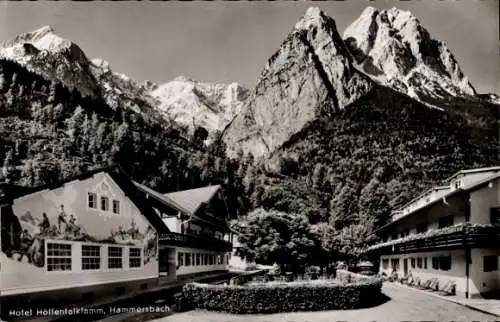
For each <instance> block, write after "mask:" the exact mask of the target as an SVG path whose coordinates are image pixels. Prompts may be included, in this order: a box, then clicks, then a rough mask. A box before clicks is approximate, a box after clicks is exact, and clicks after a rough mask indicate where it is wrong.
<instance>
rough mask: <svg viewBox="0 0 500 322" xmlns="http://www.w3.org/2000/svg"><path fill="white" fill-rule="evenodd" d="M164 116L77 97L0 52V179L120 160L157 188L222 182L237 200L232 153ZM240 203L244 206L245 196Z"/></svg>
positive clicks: (32, 181)
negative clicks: (3, 57) (1, 56)
mask: <svg viewBox="0 0 500 322" xmlns="http://www.w3.org/2000/svg"><path fill="white" fill-rule="evenodd" d="M165 123H166V122H165ZM165 123H162V122H161V121H159V119H157V118H153V117H151V118H149V117H147V116H145V115H144V114H140V113H136V112H133V111H130V110H125V109H120V108H117V109H111V108H110V107H109V106H107V105H106V103H105V102H104V100H102V99H95V98H82V96H81V95H80V94H79V93H78V92H77V91H74V90H73V91H70V90H68V89H67V88H65V87H64V86H62V85H61V84H60V83H58V82H55V81H52V82H50V81H46V80H44V79H43V78H41V77H39V76H37V75H35V74H33V73H31V72H29V71H27V70H26V69H24V68H23V67H21V66H19V65H18V64H16V63H14V62H11V61H7V60H0V140H1V141H0V159H1V160H3V165H4V171H3V173H2V174H1V176H2V178H1V180H2V181H3V180H8V181H10V182H15V183H20V184H25V185H39V184H44V183H48V182H52V181H57V180H61V179H63V178H66V177H68V176H72V175H75V174H78V173H81V172H83V171H86V170H88V169H90V168H96V167H100V166H106V165H108V164H110V163H115V162H118V163H120V164H121V166H122V167H123V168H124V169H125V170H126V171H127V172H128V173H129V174H130V175H131V176H132V177H133V178H134V180H137V181H139V182H143V183H146V184H148V185H149V186H151V187H153V188H156V189H158V190H160V191H162V192H168V191H175V190H179V189H188V188H194V187H199V186H202V185H207V184H218V183H222V184H224V185H225V186H226V187H227V188H228V189H226V190H227V194H226V195H227V196H228V199H229V200H228V202H229V204H230V205H231V207H236V206H237V202H238V201H237V199H238V198H237V195H238V193H239V189H237V188H234V187H235V186H236V185H238V182H237V179H236V178H235V175H234V173H236V170H237V168H238V165H237V161H229V160H227V159H226V158H225V156H224V148H223V147H222V146H219V145H218V144H217V143H215V144H213V145H212V146H211V147H210V148H207V147H205V146H204V145H203V140H204V138H205V137H206V134H207V133H206V131H204V130H203V129H199V130H198V131H196V133H195V135H194V136H192V137H187V134H186V133H185V132H183V130H182V128H180V127H179V128H173V127H170V126H166V125H165ZM239 203H240V204H241V205H242V206H241V207H242V208H241V210H243V208H244V206H243V205H244V204H245V203H244V200H243V199H241V198H240V201H239Z"/></svg>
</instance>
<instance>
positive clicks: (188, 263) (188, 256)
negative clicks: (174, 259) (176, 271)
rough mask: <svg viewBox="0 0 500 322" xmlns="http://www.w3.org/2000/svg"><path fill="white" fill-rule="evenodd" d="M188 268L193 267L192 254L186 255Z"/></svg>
mask: <svg viewBox="0 0 500 322" xmlns="http://www.w3.org/2000/svg"><path fill="white" fill-rule="evenodd" d="M186 266H191V254H190V253H186Z"/></svg>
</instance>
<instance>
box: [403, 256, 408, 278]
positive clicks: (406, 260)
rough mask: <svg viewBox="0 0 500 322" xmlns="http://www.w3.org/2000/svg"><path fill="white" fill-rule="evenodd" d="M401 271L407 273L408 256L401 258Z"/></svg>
mask: <svg viewBox="0 0 500 322" xmlns="http://www.w3.org/2000/svg"><path fill="white" fill-rule="evenodd" d="M403 272H404V274H405V275H408V258H405V259H403Z"/></svg>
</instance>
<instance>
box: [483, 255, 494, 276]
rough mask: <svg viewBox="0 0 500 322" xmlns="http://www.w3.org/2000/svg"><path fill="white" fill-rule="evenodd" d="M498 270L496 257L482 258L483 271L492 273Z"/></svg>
mask: <svg viewBox="0 0 500 322" xmlns="http://www.w3.org/2000/svg"><path fill="white" fill-rule="evenodd" d="M497 270H498V256H497V255H489V256H484V257H483V271H484V272H493V271H497Z"/></svg>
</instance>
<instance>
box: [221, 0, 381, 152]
mask: <svg viewBox="0 0 500 322" xmlns="http://www.w3.org/2000/svg"><path fill="white" fill-rule="evenodd" d="M371 86H372V85H371V81H370V80H369V79H368V78H367V77H366V76H365V75H363V74H361V73H359V72H358V71H357V70H356V69H355V68H353V65H352V63H351V58H350V55H349V52H348V50H347V48H346V47H345V45H344V43H343V41H342V39H341V38H340V36H339V34H338V32H337V28H336V25H335V22H334V21H333V19H331V18H330V17H327V16H326V15H325V14H324V13H323V12H321V11H320V10H319V9H317V8H311V9H309V10H308V11H307V12H306V14H305V15H304V17H303V18H302V19H301V20H300V21H299V22H298V23H297V24H296V25H295V28H294V29H293V31H292V32H291V33H290V34H289V35H288V37H287V38H286V40H285V41H284V42H283V44H282V45H281V47H280V48H279V49H278V51H277V52H276V53H275V54H274V55H273V56H272V57H271V58H270V59H269V61H268V62H267V65H266V67H265V68H264V70H263V71H262V73H261V75H260V76H259V79H258V82H257V86H256V87H255V89H254V90H253V91H252V92H251V93H250V95H249V98H248V100H247V103H246V105H245V107H244V108H243V111H242V112H241V113H240V114H239V115H238V116H236V118H235V119H234V121H233V122H232V123H231V125H230V126H229V127H228V128H227V129H226V131H225V133H224V136H223V139H224V141H225V143H226V144H227V147H228V154H229V155H230V156H235V155H236V154H238V152H239V150H243V152H244V153H251V154H253V155H254V156H262V155H266V154H268V153H269V152H272V151H274V150H275V149H276V148H278V147H280V146H281V145H282V144H284V143H285V142H286V141H287V140H288V139H289V138H290V137H291V136H293V135H294V134H296V133H298V132H299V131H301V130H302V129H303V128H304V127H305V126H306V125H307V124H309V123H310V122H311V121H313V120H315V119H317V118H318V117H319V116H321V115H324V114H326V115H328V114H331V113H332V112H334V111H337V110H340V109H343V108H344V107H345V106H347V105H349V104H350V103H352V102H353V101H355V100H356V99H358V98H359V97H361V96H362V95H364V94H366V93H367V92H368V91H369V90H370V89H371ZM330 101H333V105H331V106H330V107H329V108H328V109H324V108H323V107H325V106H326V103H327V102H330Z"/></svg>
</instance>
